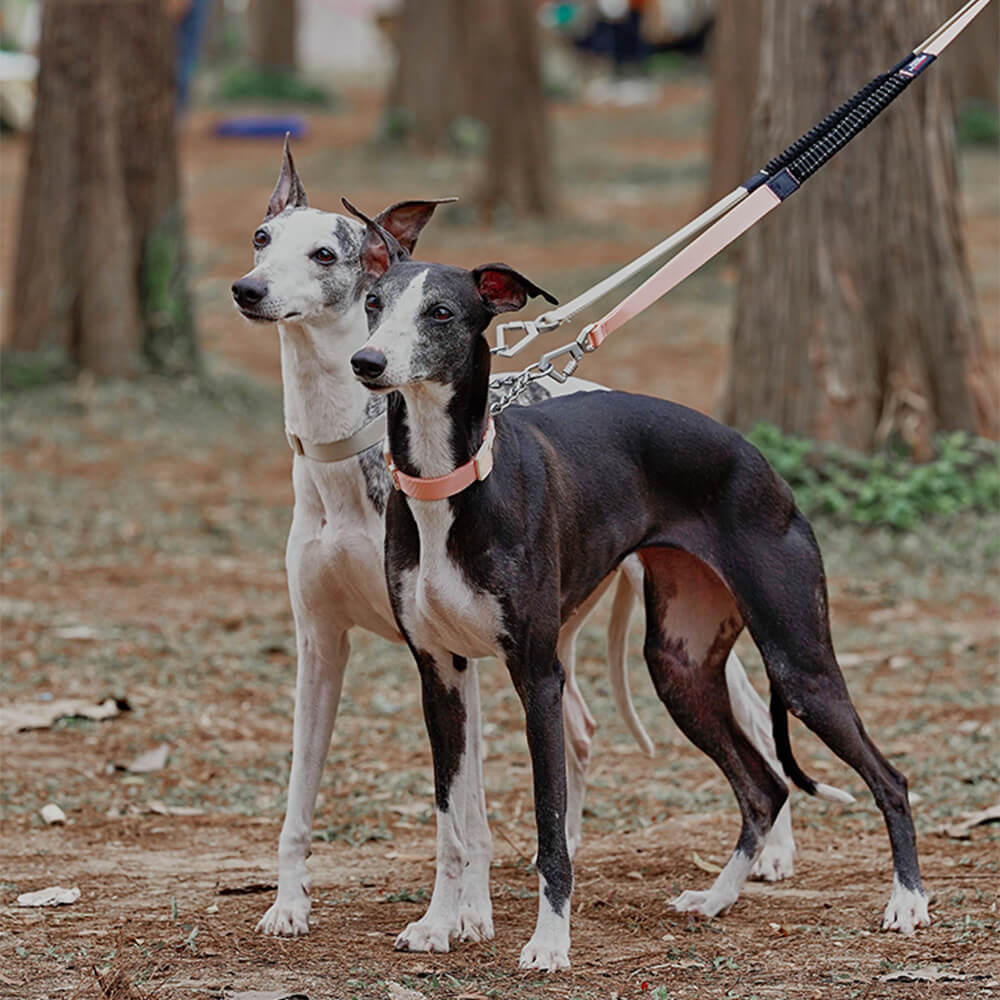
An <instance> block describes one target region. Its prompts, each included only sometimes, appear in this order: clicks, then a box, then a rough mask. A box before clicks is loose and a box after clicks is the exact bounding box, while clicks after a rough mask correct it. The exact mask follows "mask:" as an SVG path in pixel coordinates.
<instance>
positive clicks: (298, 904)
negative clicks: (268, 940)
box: [257, 891, 312, 937]
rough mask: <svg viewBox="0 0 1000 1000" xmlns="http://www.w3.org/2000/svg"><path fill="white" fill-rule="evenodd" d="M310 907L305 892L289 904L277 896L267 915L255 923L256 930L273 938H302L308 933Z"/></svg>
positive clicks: (309, 901)
mask: <svg viewBox="0 0 1000 1000" xmlns="http://www.w3.org/2000/svg"><path fill="white" fill-rule="evenodd" d="M311 905H312V903H311V900H310V899H309V895H308V893H306V892H305V891H303V892H302V894H301V895H300V896H298V897H296V898H294V899H293V900H292V901H291V902H286V901H285V900H283V899H282V898H281V895H280V894H279V896H278V898H277V899H276V900H275V901H274V903H273V904H272V906H271V908H270V909H269V910H268V911H267V913H265V914H264V916H262V917H261V918H260V920H258V921H257V930H258V931H260V933H261V934H270V935H273V936H274V937H303V936H304V935H306V934H308V933H309V909H310V906H311Z"/></svg>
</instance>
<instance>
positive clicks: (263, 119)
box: [215, 115, 307, 139]
mask: <svg viewBox="0 0 1000 1000" xmlns="http://www.w3.org/2000/svg"><path fill="white" fill-rule="evenodd" d="M306 129H307V126H306V121H305V119H304V118H301V117H299V116H298V115H243V116H240V117H239V118H224V119H223V120H222V121H221V122H219V123H218V124H217V125H216V126H215V134H216V135H220V136H228V137H231V138H232V137H237V138H246V139H266V138H270V137H271V136H277V137H279V138H282V139H283V138H284V137H285V133H286V132H288V133H289V134H290V135H291V137H292V138H293V139H297V138H299V137H301V136H303V135H305V134H306Z"/></svg>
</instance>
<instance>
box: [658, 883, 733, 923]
mask: <svg viewBox="0 0 1000 1000" xmlns="http://www.w3.org/2000/svg"><path fill="white" fill-rule="evenodd" d="M734 902H735V900H731V901H729V902H726V901H725V900H724V899H722V898H720V896H719V894H718V893H713V892H712V890H711V889H707V890H704V891H698V890H695V889H687V890H686V891H684V892H682V893H681V894H680V895H679V896H678V897H677V898H676V899H672V900H671V901H670V903H669V904H668V905H669V906H671V907H673V909H675V910H676V911H677V912H678V913H694V914H696V915H697V916H699V917H715V916H718V914H720V913H723V912H725V911H726V910H728V909H729V907H730V906H732V905H733V903H734Z"/></svg>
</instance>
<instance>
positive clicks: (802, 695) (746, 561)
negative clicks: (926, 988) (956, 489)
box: [730, 513, 930, 933]
mask: <svg viewBox="0 0 1000 1000" xmlns="http://www.w3.org/2000/svg"><path fill="white" fill-rule="evenodd" d="M737 563H738V564H737V565H736V566H734V567H733V572H731V573H730V578H731V582H732V583H733V585H734V589H735V590H736V591H737V593H739V595H740V601H741V604H742V606H743V609H744V616H745V618H746V621H747V626H748V627H749V629H750V632H751V634H752V635H753V638H754V641H755V642H756V643H757V646H758V648H759V649H760V651H761V655H762V656H763V658H764V664H765V667H766V668H767V673H768V677H769V678H770V680H771V687H772V701H771V711H772V715H774V716H775V744H776V745H777V747H778V751H779V759H781V762H782V765H783V766H784V767H785V770H786V771H787V772H788V773H789V775H790V776H794V775H795V774H796V772H798V768H797V765H796V764H795V762H794V761H793V760H791V750H790V747H789V745H788V740H787V735H786V734H787V729H786V722H785V719H784V711H785V708H786V707H787V709H788V710H789V711H791V712H792V714H793V715H795V716H796V717H797V718H799V719H801V720H802V721H803V722H804V723H805V724H806V725H807V726H808V727H809V728H810V729H811V730H812V731H813V732H814V733H816V735H817V736H819V738H820V739H821V740H823V742H824V743H826V745H827V746H828V747H829V748H830V749H831V750H832V751H833V752H834V753H835V754H836V755H837V756H838V757H840V759H841V760H843V761H844V762H845V763H847V764H849V765H850V766H851V767H853V768H854V770H855V771H857V772H858V774H859V775H861V777H862V778H863V779H864V781H865V783H866V784H867V785H868V787H869V788H870V789H871V791H872V794H873V795H874V797H875V802H876V803H877V804H878V807H879V809H880V810H881V811H882V815H883V816H884V818H885V823H886V827H887V829H888V832H889V841H890V843H891V845H892V860H893V871H894V879H893V889H892V896H891V898H890V900H889V905H888V906H887V907H886V911H885V919H884V921H883V928H885V929H886V930H900V931H903V932H904V933H910V932H911V931H913V929H914V928H915V927H919V926H921V925H923V924H928V923H930V918H929V916H928V913H927V896H926V894H925V893H924V889H923V885H922V884H921V880H920V869H919V866H918V863H917V844H916V834H915V832H914V829H913V820H912V818H911V816H910V806H909V801H908V799H907V789H906V779H905V778H904V777H903V775H902V774H900V773H899V771H897V770H896V769H895V768H894V767H893V766H892V765H891V764H890V763H889V762H888V761H887V760H886V759H885V757H883V756H882V754H881V753H880V752H879V750H878V748H877V747H876V746H875V744H874V743H873V742H872V740H871V738H870V737H869V736H868V734H867V733H866V732H865V728H864V726H863V725H862V723H861V719H860V718H859V717H858V713H857V712H856V711H855V708H854V705H853V704H852V703H851V698H850V695H849V694H848V692H847V685H846V684H845V682H844V677H843V674H841V672H840V667H839V665H838V664H837V659H836V656H835V654H834V651H833V642H832V640H831V638H830V623H829V613H828V610H827V598H826V580H825V577H824V575H823V567H822V563H821V560H820V555H819V549H818V548H817V546H816V542H815V539H814V538H813V535H812V530H811V529H810V528H809V525H808V523H807V522H806V520H805V519H804V518H803V517H802V516H801V515H800V514H798V513H796V514H795V516H794V518H793V520H792V522H791V524H790V526H789V529H788V531H787V532H786V533H785V534H784V536H783V537H781V538H778V539H775V538H770V539H763V538H762V539H759V544H755V545H751V546H750V547H749V548H748V549H747V550H745V551H743V552H742V553H741V554H740V556H739V558H738V559H737ZM798 773H799V774H801V772H798Z"/></svg>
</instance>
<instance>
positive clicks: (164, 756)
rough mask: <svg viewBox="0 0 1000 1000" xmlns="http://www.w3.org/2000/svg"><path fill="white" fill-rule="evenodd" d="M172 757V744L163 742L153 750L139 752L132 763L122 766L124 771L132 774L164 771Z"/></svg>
mask: <svg viewBox="0 0 1000 1000" xmlns="http://www.w3.org/2000/svg"><path fill="white" fill-rule="evenodd" d="M169 757H170V744H168V743H161V744H160V745H159V746H158V747H155V748H154V749H152V750H147V751H146V752H145V753H141V754H139V756H138V757H136V759H135V760H134V761H132V763H131V764H127V765H125V766H124V767H122V768H121V770H123V771H130V772H131V773H132V774H149V773H151V772H152V771H162V770H163V768H164V767H166V765H167V760H168V758H169Z"/></svg>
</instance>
